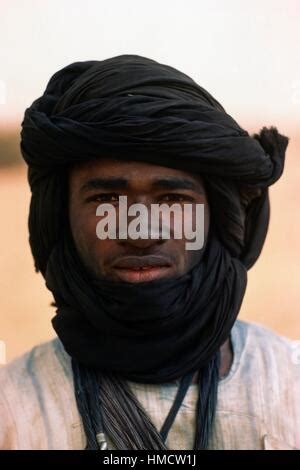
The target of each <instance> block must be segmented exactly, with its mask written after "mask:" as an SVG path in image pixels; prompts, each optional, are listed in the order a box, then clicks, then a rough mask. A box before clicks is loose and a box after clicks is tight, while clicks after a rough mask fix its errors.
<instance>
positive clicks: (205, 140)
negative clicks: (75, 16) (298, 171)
mask: <svg viewBox="0 0 300 470" xmlns="http://www.w3.org/2000/svg"><path fill="white" fill-rule="evenodd" d="M287 144H288V138H287V137H285V136H282V135H281V134H279V132H278V131H277V129H276V128H275V127H271V128H269V129H267V128H263V129H262V130H261V132H260V133H259V134H257V135H254V136H250V135H249V134H248V132H247V131H245V130H244V129H242V128H241V127H240V126H239V125H238V124H237V123H236V122H235V120H234V119H233V118H232V117H231V116H229V115H228V114H227V113H226V112H225V110H224V109H223V107H222V106H221V105H220V103H218V101H216V100H215V99H214V98H213V97H212V96H211V95H210V94H209V93H208V92H207V91H205V90H204V89H203V88H201V87H200V86H199V85H197V84H196V83H195V82H194V81H193V80H192V79H191V78H189V77H188V76H187V75H185V74H183V73H181V72H179V71H178V70H176V69H174V68H172V67H170V66H167V65H162V64H159V63H157V62H155V61H154V60H150V59H147V58H144V57H140V56H135V55H123V56H118V57H113V58H110V59H107V60H103V61H88V62H77V63H73V64H71V65H69V66H67V67H65V68H63V69H62V70H60V71H59V72H57V73H56V74H55V75H53V77H52V78H51V80H50V81H49V83H48V85H47V88H46V90H45V93H44V94H43V96H42V97H40V98H39V99H37V100H36V101H35V102H34V103H33V104H32V105H31V106H30V108H28V109H27V110H26V113H25V117H24V121H23V129H22V142H21V149H22V154H23V156H24V159H25V160H26V162H27V164H28V166H29V183H30V186H31V190H32V200H31V207H30V216H29V230H30V244H31V249H32V253H33V256H34V259H35V265H36V269H37V270H40V271H41V272H42V274H43V275H44V277H45V278H46V283H47V286H48V288H49V289H50V290H51V291H52V292H53V295H54V297H55V301H56V305H57V307H58V309H57V315H56V317H55V318H54V320H53V324H54V327H55V329H56V331H57V333H58V335H59V336H60V338H61V340H62V342H63V344H64V346H65V348H66V350H67V351H68V352H69V353H70V355H71V356H72V357H73V358H76V359H77V360H78V361H79V362H81V363H83V364H85V365H87V366H92V367H96V368H98V369H100V370H113V371H115V372H118V373H120V374H122V375H123V376H125V377H127V378H131V379H135V380H139V381H148V382H151V381H152V382H159V381H163V380H167V379H174V378H177V377H180V376H181V375H182V374H184V373H187V372H191V371H193V370H196V369H197V368H198V367H200V366H203V365H204V364H205V363H207V361H208V360H209V359H210V358H211V357H212V356H213V354H214V353H215V352H216V351H217V350H218V349H219V347H220V345H221V344H222V343H223V342H224V340H225V339H226V338H227V337H228V334H229V332H230V329H231V328H232V325H233V323H234V321H235V318H236V316H237V314H238V312H239V309H240V305H241V302H242V298H243V295H244V292H245V288H246V271H247V269H249V268H250V267H251V266H252V265H253V264H254V262H255V261H256V259H257V258H258V256H259V254H260V252H261V249H262V246H263V243H264V240H265V236H266V233H267V228H268V222H269V196H268V187H269V186H270V185H271V184H273V183H274V182H275V181H276V180H277V179H278V178H279V177H280V175H281V173H282V171H283V167H284V157H285V150H286V147H287ZM101 156H103V157H106V158H109V157H112V158H118V159H121V160H135V161H145V162H150V163H154V164H159V165H165V166H169V167H172V168H178V169H183V170H185V171H189V172H192V173H199V174H201V175H202V176H203V177H204V178H205V181H206V183H207V188H208V200H209V204H210V206H211V209H212V215H213V217H212V218H213V224H212V228H211V229H210V233H209V243H208V245H207V249H206V257H205V258H204V260H203V262H201V263H200V265H199V266H196V267H195V268H194V269H193V271H192V272H191V273H187V274H185V275H184V276H182V278H180V279H179V280H177V281H176V282H173V281H172V280H163V281H160V282H159V283H156V282H153V283H148V284H149V285H144V286H136V285H127V283H124V284H122V283H120V285H118V288H117V291H116V287H115V285H114V284H111V283H110V282H104V281H103V282H101V285H99V283H97V282H96V281H95V280H91V279H89V278H88V275H87V273H86V272H85V271H84V268H83V266H82V263H81V260H80V259H79V257H78V256H77V253H76V249H75V248H74V246H73V245H72V240H71V238H70V236H69V235H68V230H69V229H68V223H67V187H68V185H67V176H68V171H69V169H70V167H72V165H74V164H75V163H77V162H85V161H88V160H91V159H97V158H100V157H101ZM187 294H188V295H187ZM145 302H146V304H147V305H146V306H145ZM155 302H156V303H155ZM147 306H148V307H147ZM141 309H142V311H143V321H142V322H141V315H140V312H141ZM139 348H140V349H139ZM139 351H140V355H139Z"/></svg>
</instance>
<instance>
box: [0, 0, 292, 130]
mask: <svg viewBox="0 0 300 470" xmlns="http://www.w3.org/2000/svg"><path fill="white" fill-rule="evenodd" d="M0 44H1V47H0V126H5V125H6V124H7V123H9V122H11V121H12V120H14V121H16V122H17V123H19V122H20V120H21V118H22V114H23V112H24V110H25V108H26V107H27V106H29V105H30V104H31V102H32V101H33V100H34V99H35V98H37V97H38V96H40V95H41V94H42V92H43V91H44V89H45V86H46V84H47V81H48V80H49V78H50V76H51V75H52V74H53V73H55V72H56V71H57V70H58V69H60V68H62V67H64V66H65V65H67V64H69V63H71V62H75V61H80V60H97V59H99V60H103V59H105V58H108V57H112V56H115V55H120V54H139V55H143V56H146V57H150V58H152V59H155V60H158V61H160V62H162V63H166V64H169V65H171V66H173V67H176V68H178V69H179V70H181V71H183V72H184V73H186V74H188V75H190V76H191V77H192V78H193V79H194V80H196V81H197V82H198V83H199V85H201V86H203V87H204V88H206V89H207V90H208V91H209V92H210V93H212V94H213V95H214V96H215V97H216V98H217V99H218V100H219V101H220V102H221V103H222V104H223V106H224V107H225V109H226V110H227V112H228V113H229V114H231V115H232V116H233V117H234V118H235V119H237V120H238V122H239V123H240V124H241V125H244V124H246V123H248V122H250V123H251V122H255V123H256V124H266V125H271V124H275V125H281V124H284V125H287V124H288V125H289V124H292V125H293V127H297V125H298V126H299V124H300V53H299V47H300V2H299V1H297V0H287V1H282V0H281V1H278V0H261V1H258V0H254V1H251V2H247V3H246V2H241V1H237V0H210V1H201V0H185V1H184V0H151V1H146V0H126V1H124V0H123V1H122V0H109V1H106V0H105V1H104V0H51V1H50V0H39V1H38V0H0Z"/></svg>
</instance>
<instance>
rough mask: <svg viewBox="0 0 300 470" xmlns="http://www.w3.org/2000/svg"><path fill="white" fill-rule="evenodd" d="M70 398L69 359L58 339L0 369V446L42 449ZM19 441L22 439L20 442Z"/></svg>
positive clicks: (41, 345)
mask: <svg viewBox="0 0 300 470" xmlns="http://www.w3.org/2000/svg"><path fill="white" fill-rule="evenodd" d="M70 397H72V370H71V361H70V358H69V356H68V355H67V353H66V352H65V351H64V349H63V346H62V344H61V343H60V341H59V340H58V338H55V339H53V340H52V341H48V342H46V343H42V344H40V345H38V346H36V347H34V348H32V349H31V350H30V351H28V352H27V353H25V354H23V355H22V356H20V357H18V358H17V359H15V360H13V361H12V362H10V363H9V364H7V365H6V366H4V367H1V368H0V410H1V418H2V424H3V425H2V426H1V430H0V448H2V449H3V448H8V449H14V448H15V449H20V448H23V449H26V448H35V446H36V448H42V446H43V445H44V444H45V442H46V441H47V439H48V435H47V425H48V423H51V421H52V420H55V419H56V421H57V422H59V421H61V420H62V419H61V416H60V415H59V414H61V411H60V410H61V409H62V408H63V407H64V404H65V403H66V402H67V401H69V402H70ZM20 441H22V442H21V443H20Z"/></svg>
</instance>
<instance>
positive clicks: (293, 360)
mask: <svg viewBox="0 0 300 470" xmlns="http://www.w3.org/2000/svg"><path fill="white" fill-rule="evenodd" d="M232 335H233V338H234V339H235V340H236V341H237V342H238V346H239V347H240V349H241V354H244V355H248V354H251V355H252V356H253V357H257V358H258V357H260V358H262V357H268V358H269V359H271V358H272V357H273V358H274V359H275V358H276V362H277V361H279V363H281V362H282V363H285V362H286V361H287V362H288V364H289V365H290V366H291V367H292V368H293V366H295V370H296V371H298V372H299V370H300V338H299V340H292V339H290V338H287V337H286V336H283V335H280V334H278V333H276V332H275V331H273V330H272V329H270V328H268V327H266V326H262V325H260V324H258V323H254V322H246V321H243V320H236V322H235V324H234V327H233V331H232ZM277 364H278V362H277ZM269 365H270V366H271V365H272V363H271V364H269ZM274 365H275V364H274Z"/></svg>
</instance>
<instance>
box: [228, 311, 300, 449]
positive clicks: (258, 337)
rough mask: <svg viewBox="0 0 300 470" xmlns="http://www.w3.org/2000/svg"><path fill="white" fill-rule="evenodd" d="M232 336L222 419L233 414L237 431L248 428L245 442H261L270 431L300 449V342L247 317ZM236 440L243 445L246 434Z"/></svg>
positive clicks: (236, 325) (271, 436) (247, 443)
mask: <svg viewBox="0 0 300 470" xmlns="http://www.w3.org/2000/svg"><path fill="white" fill-rule="evenodd" d="M231 340H232V347H233V364H232V368H231V371H230V373H229V376H228V377H227V378H225V379H224V380H223V381H221V383H220V384H221V386H220V390H221V394H220V404H219V409H220V410H221V415H222V420H223V422H224V423H225V424H226V423H227V421H226V419H225V418H226V416H227V415H228V416H230V419H231V423H232V422H236V423H237V424H236V428H237V429H238V428H241V427H243V428H244V429H247V426H248V431H247V432H245V433H244V437H245V439H246V438H247V439H246V441H245V446H246V445H247V446H249V445H250V446H251V445H253V442H254V440H255V439H256V440H257V443H258V444H257V445H260V444H259V442H260V441H261V439H262V438H263V436H266V435H267V436H268V439H273V438H274V439H275V440H277V441H278V442H279V441H280V442H281V443H288V444H289V445H290V446H291V447H293V448H300V435H299V423H300V404H299V396H300V341H298V340H292V339H290V338H287V337H285V336H283V335H280V334H278V333H276V332H275V331H273V330H271V329H270V328H267V327H265V326H262V325H259V324H257V323H251V322H246V321H242V320H236V322H235V324H234V326H233V328H232V331H231ZM225 424H224V425H225ZM224 433H225V430H224ZM255 436H256V437H255ZM235 438H236V442H237V446H238V445H240V442H241V441H242V440H243V438H242V437H241V435H238V434H236V435H235ZM237 448H240V447H237ZM245 448H246V447H245ZM251 448H252V447H251ZM253 448H254V447H253ZM283 448H284V447H283Z"/></svg>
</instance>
